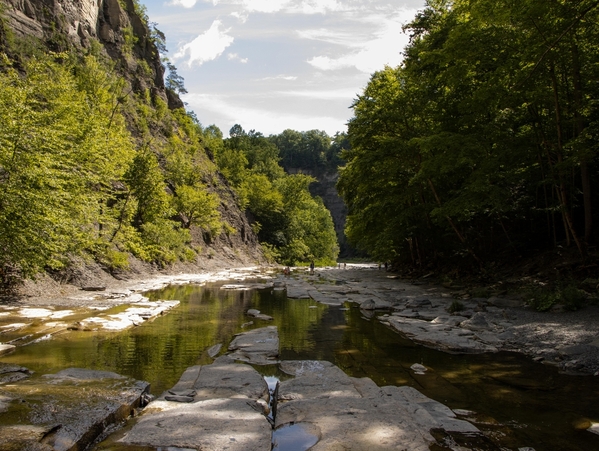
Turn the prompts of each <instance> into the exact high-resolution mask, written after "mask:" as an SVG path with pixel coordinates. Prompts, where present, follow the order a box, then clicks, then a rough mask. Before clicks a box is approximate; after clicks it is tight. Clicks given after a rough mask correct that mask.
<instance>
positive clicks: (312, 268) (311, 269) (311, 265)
mask: <svg viewBox="0 0 599 451" xmlns="http://www.w3.org/2000/svg"><path fill="white" fill-rule="evenodd" d="M310 274H314V262H311V263H310Z"/></svg>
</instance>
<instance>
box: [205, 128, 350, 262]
mask: <svg viewBox="0 0 599 451" xmlns="http://www.w3.org/2000/svg"><path fill="white" fill-rule="evenodd" d="M289 133H291V131H288V134H289ZM211 134H212V136H214V131H211ZM229 136H230V138H229V139H227V140H225V142H224V146H223V147H222V148H219V149H218V151H217V152H216V155H215V157H216V158H215V159H216V162H217V165H218V167H219V169H220V170H221V172H222V173H223V174H224V175H225V177H226V178H227V179H228V180H229V183H231V185H232V186H233V188H234V189H235V191H236V192H237V195H238V202H239V205H240V207H241V208H242V209H247V210H248V211H249V213H250V214H251V217H252V219H253V221H252V228H253V230H254V231H255V232H256V233H257V234H258V237H259V239H260V242H261V243H262V247H263V249H264V252H265V255H266V257H267V259H269V260H270V261H275V260H276V261H279V262H281V263H285V264H289V265H294V264H299V263H301V262H307V261H310V260H317V261H319V262H321V263H322V264H329V263H332V262H334V261H335V259H336V258H337V254H338V252H339V247H338V244H337V238H336V235H335V231H334V227H333V221H332V218H331V215H330V213H329V211H328V210H327V209H326V208H325V207H324V205H323V203H322V200H321V199H320V198H313V197H312V196H311V195H310V192H309V190H308V187H309V185H310V183H312V182H313V181H314V179H312V178H311V177H308V176H305V175H286V174H285V172H284V171H283V168H282V167H281V166H280V165H279V159H280V157H279V153H280V150H279V149H278V148H277V146H276V145H275V144H273V140H272V138H273V137H269V138H265V137H264V136H263V135H262V134H261V133H258V132H256V131H254V130H251V131H250V132H245V130H243V128H242V127H241V126H240V125H235V126H234V127H233V128H231V130H230V131H229ZM210 139H211V140H212V142H214V141H215V138H214V137H210Z"/></svg>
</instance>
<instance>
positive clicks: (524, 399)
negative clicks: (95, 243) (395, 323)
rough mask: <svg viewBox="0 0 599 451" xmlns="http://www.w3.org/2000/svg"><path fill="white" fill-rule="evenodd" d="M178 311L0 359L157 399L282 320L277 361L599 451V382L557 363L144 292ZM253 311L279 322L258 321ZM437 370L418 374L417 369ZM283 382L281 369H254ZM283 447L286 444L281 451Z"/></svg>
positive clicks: (311, 307)
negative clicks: (127, 387) (78, 373)
mask: <svg viewBox="0 0 599 451" xmlns="http://www.w3.org/2000/svg"><path fill="white" fill-rule="evenodd" d="M148 295H149V297H150V298H151V299H153V300H157V299H177V300H180V301H181V305H180V306H179V307H178V308H177V309H174V310H172V311H171V312H169V313H168V314H166V315H164V316H163V317H160V318H157V319H156V320H154V321H153V322H151V323H147V324H143V325H141V326H139V327H136V328H134V329H131V330H128V331H125V332H120V333H97V332H69V333H65V334H62V335H58V336H56V337H55V338H54V339H53V340H48V341H42V342H38V343H35V344H31V345H29V346H24V347H20V348H18V350H17V351H16V352H15V353H13V354H11V355H7V356H2V357H1V358H0V361H2V362H7V363H15V364H19V365H22V366H26V367H28V368H30V369H32V370H34V371H36V374H38V375H40V374H44V373H54V372H56V371H59V370H61V369H64V368H68V367H83V368H90V369H102V370H109V371H115V372H117V373H120V374H123V375H127V376H132V377H134V378H136V379H140V380H145V381H148V382H150V383H151V386H152V393H153V394H155V395H159V394H161V393H162V392H163V391H165V390H167V389H168V388H170V387H172V386H173V385H174V384H175V383H176V382H177V381H178V379H179V377H180V375H181V374H182V373H183V371H184V370H185V369H186V368H187V367H189V366H191V365H197V364H209V363H211V362H212V360H213V359H212V358H210V357H209V356H208V353H207V350H208V349H209V348H210V347H212V346H213V345H215V344H218V343H222V344H223V345H224V346H223V348H222V351H221V353H224V352H226V349H227V346H228V344H229V342H230V341H231V339H232V336H233V335H234V334H236V333H239V332H241V331H242V330H247V329H251V328H255V327H262V326H265V325H270V324H274V325H276V326H277V327H278V329H279V338H280V346H281V359H285V360H291V359H322V360H328V361H330V362H332V363H334V364H335V365H337V366H339V367H340V368H342V369H343V370H344V371H345V372H346V373H347V374H349V375H350V376H355V377H370V378H371V379H373V380H374V381H375V382H376V383H377V384H378V385H380V386H383V385H410V386H413V387H415V388H417V389H418V390H420V391H421V392H423V393H424V394H425V395H427V396H429V397H431V398H433V399H436V400H438V401H440V402H442V403H444V404H446V405H448V406H449V407H451V408H453V409H464V410H469V411H473V412H476V415H475V416H473V417H472V418H475V419H476V421H477V423H476V424H477V426H478V427H479V428H480V429H481V430H483V431H484V432H485V434H486V435H487V436H488V437H490V438H491V439H492V440H493V442H495V443H496V444H498V446H500V447H501V449H513V450H517V449H518V448H522V447H532V448H534V449H535V450H536V451H541V450H551V451H561V450H564V451H565V450H568V451H578V450H580V451H589V450H599V436H597V435H594V434H591V433H590V432H588V431H586V430H584V428H586V427H587V426H588V425H589V423H590V422H598V423H599V378H593V377H575V376H565V375H561V374H558V373H557V371H556V370H555V369H554V368H553V367H548V366H545V365H542V364H538V363H534V362H532V361H531V360H530V359H529V358H526V357H523V356H520V355H517V354H511V353H500V354H489V355H450V354H445V353H442V352H437V351H434V350H431V349H427V348H424V347H421V346H416V345H414V344H413V343H412V342H411V341H409V340H406V339H402V338H401V337H400V336H399V335H398V334H397V333H395V332H393V331H392V330H390V329H389V328H387V327H386V326H384V325H382V324H380V323H379V322H378V321H376V320H375V319H370V320H369V319H367V318H364V317H363V316H362V314H361V313H360V310H359V309H357V308H354V307H353V306H352V305H346V306H344V308H339V307H331V306H325V305H322V304H316V303H315V302H314V301H312V300H288V299H287V298H286V296H285V294H284V292H282V291H274V290H263V291H226V290H220V289H219V285H218V284H213V285H208V286H194V285H188V286H175V287H169V288H166V289H164V290H161V291H159V292H152V293H149V294H148ZM249 308H256V309H258V310H260V311H261V312H262V313H265V314H267V315H270V316H273V317H274V320H273V322H269V323H266V322H263V321H260V320H256V319H254V320H253V321H254V324H253V325H250V326H246V328H245V329H242V328H241V326H242V325H243V324H245V323H247V322H249V321H251V318H248V317H247V316H245V314H244V312H245V311H246V310H247V309H249ZM414 363H421V364H423V365H425V366H427V367H428V368H429V371H427V373H426V374H424V375H416V374H414V372H413V371H412V370H410V366H411V365H412V364H414ZM257 369H258V370H259V371H260V372H261V373H262V374H264V375H265V376H277V377H282V375H281V374H280V373H278V370H277V368H276V366H268V367H258V368H257ZM281 449H282V448H281Z"/></svg>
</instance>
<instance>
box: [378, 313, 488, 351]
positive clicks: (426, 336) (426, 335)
mask: <svg viewBox="0 0 599 451" xmlns="http://www.w3.org/2000/svg"><path fill="white" fill-rule="evenodd" d="M382 320H383V321H384V322H387V323H388V324H389V325H391V326H392V327H393V328H394V329H395V330H397V331H399V332H401V333H402V334H404V335H406V336H407V337H408V338H410V339H411V340H413V341H414V342H416V343H419V344H421V345H424V346H427V347H429V348H433V349H439V350H441V351H445V352H451V353H458V354H479V353H483V352H497V347H496V346H493V345H490V344H488V343H483V342H482V341H480V339H479V338H478V337H477V336H476V335H475V334H474V332H473V331H471V330H466V329H462V328H459V327H453V326H451V325H449V324H442V323H437V322H429V321H424V320H420V319H414V318H404V317H399V316H395V314H394V315H392V316H388V317H385V318H383V319H382ZM487 338H488V337H487ZM496 344H500V343H499V342H497V343H496Z"/></svg>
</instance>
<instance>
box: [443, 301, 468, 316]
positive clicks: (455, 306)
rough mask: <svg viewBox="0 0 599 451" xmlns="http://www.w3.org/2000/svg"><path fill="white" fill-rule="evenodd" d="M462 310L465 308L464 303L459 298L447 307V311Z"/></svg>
mask: <svg viewBox="0 0 599 451" xmlns="http://www.w3.org/2000/svg"><path fill="white" fill-rule="evenodd" d="M462 310H464V304H462V303H461V302H460V301H457V300H456V301H453V302H452V303H451V305H450V306H449V307H448V308H447V311H448V312H449V313H455V312H461V311H462Z"/></svg>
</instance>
